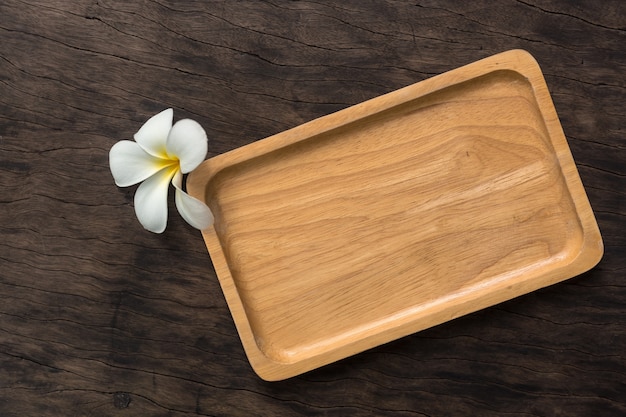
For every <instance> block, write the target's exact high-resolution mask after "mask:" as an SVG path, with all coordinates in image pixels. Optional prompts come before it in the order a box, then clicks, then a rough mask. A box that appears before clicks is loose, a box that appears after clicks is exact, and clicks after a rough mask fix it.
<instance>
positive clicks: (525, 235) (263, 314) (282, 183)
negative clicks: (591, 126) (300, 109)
mask: <svg viewBox="0 0 626 417" xmlns="http://www.w3.org/2000/svg"><path fill="white" fill-rule="evenodd" d="M188 188H189V191H190V193H191V194H192V195H195V196H196V197H198V198H200V199H202V200H204V201H206V202H207V204H208V205H209V206H210V207H211V209H212V210H213V211H214V214H215V217H216V222H215V225H214V227H212V228H211V229H209V230H206V231H205V232H204V233H203V235H204V239H205V241H206V244H207V247H208V250H209V253H210V255H211V259H212V261H213V264H214V266H215V269H216V272H217V275H218V277H219V280H220V284H221V286H222V289H223V292H224V295H225V297H226V300H227V302H228V305H229V307H230V309H231V312H232V315H233V318H234V320H235V323H236V326H237V329H238V331H239V334H240V337H241V340H242V343H243V345H244V348H245V351H246V353H247V355H248V358H249V360H250V362H251V364H252V366H253V368H254V369H255V371H256V372H257V373H258V374H259V376H260V377H262V378H264V379H267V380H278V379H283V378H287V377H290V376H293V375H296V374H299V373H302V372H305V371H307V370H310V369H313V368H316V367H319V366H321V365H324V364H327V363H329V362H332V361H335V360H338V359H341V358H344V357H346V356H349V355H352V354H355V353H357V352H360V351H363V350H365V349H368V348H371V347H374V346H376V345H379V344H381V343H385V342H388V341H390V340H393V339H396V338H398V337H402V336H404V335H407V334H410V333H413V332H416V331H419V330H422V329H425V328H427V327H431V326H434V325H436V324H439V323H442V322H445V321H447V320H450V319H453V318H455V317H459V316H461V315H464V314H467V313H470V312H473V311H476V310H478V309H481V308H485V307H487V306H490V305H494V304H496V303H499V302H502V301H504V300H508V299H511V298H513V297H516V296H519V295H522V294H525V293H528V292H530V291H533V290H536V289H538V288H541V287H544V286H547V285H550V284H553V283H555V282H558V281H561V280H564V279H567V278H570V277H572V276H575V275H577V274H580V273H582V272H584V271H586V270H588V269H589V268H591V267H593V266H594V265H595V264H596V263H597V262H598V261H599V260H600V258H601V256H602V252H603V247H602V240H601V236H600V233H599V230H598V227H597V225H596V221H595V219H594V216H593V213H592V211H591V207H590V205H589V202H588V200H587V197H586V195H585V191H584V189H583V187H582V184H581V182H580V179H579V177H578V173H577V171H576V167H575V165H574V163H573V160H572V157H571V154H570V151H569V147H568V145H567V142H566V140H565V137H564V134H563V132H562V129H561V126H560V123H559V120H558V117H557V115H556V112H555V110H554V106H553V104H552V101H551V99H550V96H549V93H548V89H547V87H546V85H545V81H544V79H543V76H542V74H541V71H540V69H539V67H538V65H537V63H536V62H535V60H534V59H533V58H532V57H531V56H530V55H529V54H528V53H526V52H524V51H520V50H515V51H509V52H505V53H502V54H499V55H495V56H492V57H490V58H487V59H484V60H482V61H478V62H476V63H473V64H470V65H467V66H465V67H462V68H459V69H456V70H454V71H450V72H448V73H445V74H442V75H439V76H436V77H433V78H431V79H429V80H426V81H423V82H420V83H418V84H414V85H411V86H409V87H406V88H403V89H401V90H398V91H395V92H392V93H389V94H387V95H384V96H381V97H378V98H375V99H373V100H369V101H367V102H364V103H361V104H359V105H356V106H353V107H351V108H348V109H346V110H343V111H340V112H337V113H334V114H331V115H329V116H325V117H322V118H320V119H317V120H314V121H312V122H309V123H306V124H304V125H302V126H299V127H296V128H294V129H291V130H288V131H286V132H283V133H280V134H277V135H275V136H272V137H270V138H267V139H265V140H262V141H259V142H256V143H253V144H251V145H247V146H244V147H242V148H239V149H236V150H234V151H231V152H228V153H226V154H223V155H219V156H217V157H215V158H212V159H210V160H208V161H206V162H205V163H203V164H202V165H201V166H200V167H199V168H198V169H197V170H196V171H195V172H194V173H192V175H190V178H189V181H188Z"/></svg>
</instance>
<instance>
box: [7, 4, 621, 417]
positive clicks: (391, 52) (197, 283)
mask: <svg viewBox="0 0 626 417" xmlns="http://www.w3.org/2000/svg"><path fill="white" fill-rule="evenodd" d="M0 35H1V38H0V202H1V206H0V207H1V208H0V233H1V237H0V415H1V416H5V417H6V416H153V415H154V416H176V417H178V416H196V415H197V416H253V415H258V416H287V415H323V416H366V415H386V416H387V415H388V416H392V415H393V416H503V415H507V416H508V415H511V416H623V415H626V281H625V279H624V276H625V274H626V256H625V254H626V253H625V252H626V251H625V247H626V140H625V138H624V135H625V130H624V124H625V121H626V120H625V114H626V113H625V111H624V108H625V106H624V102H625V98H626V94H625V93H626V76H625V74H626V3H624V2H623V1H621V0H615V1H602V2H597V1H595V0H589V1H577V2H570V1H565V0H554V1H547V0H546V1H537V0H527V1H526V0H524V1H522V0H520V1H510V0H507V1H497V2H496V1H494V2H491V1H467V2H466V1H447V2H446V1H427V0H416V1H413V2H404V1H390V0H385V1H361V0H358V1H357V0H353V1H334V2H333V1H280V0H274V1H270V2H257V1H206V2H203V1H166V0H156V1H155V0H153V1H147V0H146V1H130V2H127V1H121V0H80V1H61V0H56V1H49V0H46V1H44V0H40V1H36V0H24V1H22V0H3V1H2V2H1V3H0ZM514 48H523V49H526V50H528V51H530V52H531V53H532V54H533V55H534V56H535V57H536V59H537V60H538V61H539V63H540V65H541V67H542V69H543V71H544V73H545V77H546V80H547V82H548V86H549V87H550V90H551V93H552V95H553V99H554V102H555V105H556V108H557V111H558V112H559V115H560V118H561V121H562V124H563V128H564V130H565V133H566V136H567V138H568V140H569V143H570V146H571V149H572V152H573V155H574V158H575V160H576V164H577V166H578V169H579V171H580V175H581V177H582V180H583V182H584V184H585V186H586V190H587V192H588V195H589V199H590V201H591V204H592V206H593V208H594V211H595V214H596V216H597V219H598V223H599V225H600V229H601V231H602V233H603V237H604V242H605V246H606V252H605V256H604V258H603V260H602V261H601V262H600V264H599V265H598V266H597V267H596V268H594V269H593V270H591V271H590V272H587V273H585V274H583V275H581V276H578V277H575V278H573V279H571V280H568V281H565V282H563V283H561V284H557V285H554V286H552V287H549V288H546V289H543V290H540V291H537V292H535V293H532V294H529V295H526V296H523V297H520V298H517V299H515V300H512V301H509V302H506V303H504V304H501V305H498V306H495V307H492V308H489V309H486V310H483V311H480V312H478V313H474V314H471V315H469V316H466V317H463V318H460V319H457V320H454V321H452V322H449V323H447V324H444V325H440V326H438V327H436V328H433V329H430V330H427V331H423V332H420V333H418V334H415V335H412V336H408V337H405V338H403V339H401V340H398V341H395V342H392V343H389V344H387V345H384V346H381V347H379V348H376V349H373V350H370V351H367V352H365V353H362V354H359V355H356V356H354V357H351V358H349V359H346V360H343V361H340V362H339V363H335V364H332V365H329V366H326V367H324V368H322V369H319V370H316V371H312V372H309V373H307V374H304V375H302V376H299V377H296V378H293V379H290V380H287V381H283V382H277V383H268V382H264V381H262V380H261V379H259V378H258V377H257V376H256V375H255V374H254V373H253V371H252V369H251V368H250V366H249V364H248V362H247V360H246V358H245V355H244V352H243V349H242V347H241V344H240V342H239V338H238V336H237V333H236V330H235V327H234V324H233V322H232V319H231V316H230V314H229V311H228V308H227V306H226V303H225V301H224V298H223V295H222V293H221V290H220V288H219V285H218V282H217V279H216V276H215V272H214V270H213V267H212V264H211V260H210V258H209V256H208V254H207V253H206V249H205V246H204V244H203V242H202V239H201V236H200V234H199V232H197V231H196V230H194V229H192V228H191V227H189V226H188V225H187V224H186V223H184V221H183V220H182V219H181V218H180V217H179V216H178V215H177V214H176V212H175V209H174V207H173V205H172V206H171V207H170V210H171V216H170V221H169V225H168V228H167V230H166V232H165V233H164V234H162V235H156V234H152V233H149V232H146V231H144V230H143V229H142V228H141V226H140V225H139V223H138V222H137V220H136V218H135V215H134V212H133V207H132V198H133V194H134V191H135V189H136V187H130V188H117V187H116V186H115V185H114V183H113V179H112V177H111V174H110V171H109V167H108V151H109V149H110V147H111V146H112V145H113V144H114V143H115V142H117V141H118V140H121V139H130V138H132V135H133V133H134V132H135V131H136V130H137V129H138V128H139V127H140V126H141V125H142V123H143V122H144V121H145V120H147V118H148V117H149V116H151V115H153V114H155V113H157V112H158V111H160V110H162V109H164V108H166V107H173V108H174V109H175V118H176V119H179V118H183V117H190V118H193V119H195V120H197V121H198V122H200V123H201V124H202V125H203V126H204V128H205V129H206V131H207V133H208V135H209V137H210V144H209V155H208V156H214V155H217V154H219V153H222V152H226V151H228V150H231V149H233V148H237V147H240V146H242V145H246V144H249V143H251V142H254V141H256V140H259V139H261V138H264V137H266V136H269V135H271V134H274V133H277V132H280V131H282V130H285V129H287V128H290V127H293V126H296V125H298V124H300V123H303V122H305V121H308V120H311V119H314V118H316V117H319V116H323V115H326V114H328V113H331V112H334V111H336V110H339V109H342V108H345V107H348V106H350V105H352V104H355V103H358V102H361V101H363V100H366V99H369V98H372V97H375V96H377V95H380V94H382V93H386V92H389V91H392V90H395V89H397V88H400V87H403V86H406V85H408V84H412V83H414V82H417V81H420V80H423V79H425V78H428V77H431V76H433V75H435V74H438V73H441V72H444V71H447V70H450V69H453V68H456V67H458V66H461V65H463V64H466V63H469V62H472V61H475V60H478V59H480V58H483V57H486V56H489V55H492V54H494V53H497V52H501V51H504V50H508V49H514Z"/></svg>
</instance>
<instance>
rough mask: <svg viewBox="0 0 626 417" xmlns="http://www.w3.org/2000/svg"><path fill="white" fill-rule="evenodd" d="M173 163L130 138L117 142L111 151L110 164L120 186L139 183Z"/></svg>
mask: <svg viewBox="0 0 626 417" xmlns="http://www.w3.org/2000/svg"><path fill="white" fill-rule="evenodd" d="M171 164H172V163H171V161H169V160H167V159H161V158H156V157H154V156H152V155H150V154H149V153H147V152H146V151H144V150H143V148H142V147H141V146H139V144H137V143H136V142H131V141H130V140H122V141H120V142H117V143H116V144H115V145H113V147H112V148H111V151H110V152H109V166H110V167H111V173H112V174H113V179H114V180H115V184H117V186H118V187H128V186H129V185H134V184H137V183H139V182H141V181H143V180H145V179H146V178H148V177H150V176H151V175H154V174H155V173H156V172H157V171H160V170H161V169H163V168H164V167H165V166H167V165H171Z"/></svg>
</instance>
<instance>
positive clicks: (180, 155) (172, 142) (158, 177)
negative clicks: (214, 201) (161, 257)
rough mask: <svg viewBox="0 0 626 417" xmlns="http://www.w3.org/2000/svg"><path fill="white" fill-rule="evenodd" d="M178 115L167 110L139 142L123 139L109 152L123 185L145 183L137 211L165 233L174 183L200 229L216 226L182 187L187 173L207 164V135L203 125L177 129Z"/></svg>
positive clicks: (179, 204)
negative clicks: (170, 191) (174, 121)
mask: <svg viewBox="0 0 626 417" xmlns="http://www.w3.org/2000/svg"><path fill="white" fill-rule="evenodd" d="M173 115H174V111H173V110H172V109H167V110H164V111H162V112H161V113H159V114H157V115H156V116H153V117H151V118H150V120H148V121H147V122H146V123H145V124H144V125H143V126H142V127H141V129H139V131H138V132H137V133H135V135H134V138H135V142H133V141H130V140H122V141H120V142H117V143H116V144H115V145H113V147H112V148H111V150H110V151H109V165H110V167H111V173H112V174H113V178H114V179H115V184H117V185H118V186H119V187H128V186H130V185H134V184H137V183H139V182H141V181H143V183H141V185H139V187H138V188H137V192H136V193H135V213H136V214H137V218H138V219H139V222H140V223H141V225H142V226H143V227H144V228H146V229H147V230H149V231H151V232H154V233H162V232H163V231H164V230H165V226H166V225H167V194H168V191H169V184H170V182H171V183H172V185H173V186H174V188H175V189H176V199H175V200H176V208H177V209H178V212H179V213H180V215H181V216H182V217H183V218H184V219H185V220H186V221H187V222H188V223H189V224H190V225H192V226H193V227H195V228H196V229H200V230H203V229H206V228H207V227H209V226H210V225H211V224H212V223H213V214H212V213H211V210H209V208H208V207H207V206H206V205H205V204H204V203H202V202H201V201H200V200H197V199H195V198H193V197H191V196H190V195H189V194H187V193H186V192H184V191H183V189H182V180H183V174H187V173H189V172H191V171H193V170H194V169H196V167H197V166H198V165H200V163H201V162H202V161H203V160H204V158H205V157H206V153H207V136H206V133H205V132H204V129H202V126H200V124H199V123H198V122H195V121H193V120H190V119H183V120H179V121H178V122H176V124H174V125H173V126H172V119H173Z"/></svg>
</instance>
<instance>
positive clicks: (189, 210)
mask: <svg viewBox="0 0 626 417" xmlns="http://www.w3.org/2000/svg"><path fill="white" fill-rule="evenodd" d="M182 178H183V174H182V173H181V172H180V171H178V172H177V173H176V174H175V175H174V178H173V179H172V184H173V185H174V188H176V197H175V200H176V208H177V209H178V212H179V213H180V215H181V216H182V217H183V219H185V220H186V221H187V223H189V224H190V225H192V226H193V227H195V228H196V229H200V230H204V229H206V228H207V227H209V226H210V225H212V224H213V213H211V210H209V208H208V207H207V206H206V204H204V203H203V202H202V201H200V200H198V199H196V198H194V197H192V196H190V195H189V194H187V193H186V192H184V191H183V189H182Z"/></svg>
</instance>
